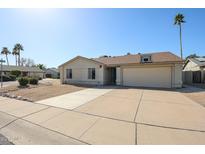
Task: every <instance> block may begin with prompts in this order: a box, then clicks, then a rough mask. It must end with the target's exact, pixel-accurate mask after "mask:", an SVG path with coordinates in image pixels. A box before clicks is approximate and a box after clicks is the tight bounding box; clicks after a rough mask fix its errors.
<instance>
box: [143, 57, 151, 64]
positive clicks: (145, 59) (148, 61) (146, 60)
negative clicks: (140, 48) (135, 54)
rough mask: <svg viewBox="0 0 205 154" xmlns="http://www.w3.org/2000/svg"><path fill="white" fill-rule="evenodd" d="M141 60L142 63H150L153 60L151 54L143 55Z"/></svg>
mask: <svg viewBox="0 0 205 154" xmlns="http://www.w3.org/2000/svg"><path fill="white" fill-rule="evenodd" d="M141 62H142V63H150V62H152V61H151V56H150V55H142V57H141Z"/></svg>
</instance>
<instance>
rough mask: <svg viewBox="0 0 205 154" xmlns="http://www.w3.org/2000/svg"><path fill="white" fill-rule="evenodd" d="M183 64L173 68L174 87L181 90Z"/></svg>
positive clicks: (175, 65)
mask: <svg viewBox="0 0 205 154" xmlns="http://www.w3.org/2000/svg"><path fill="white" fill-rule="evenodd" d="M182 67H183V66H182V64H174V66H172V87H173V88H181V87H182V84H183V82H182Z"/></svg>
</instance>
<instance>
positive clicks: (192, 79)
mask: <svg viewBox="0 0 205 154" xmlns="http://www.w3.org/2000/svg"><path fill="white" fill-rule="evenodd" d="M183 81H184V83H186V84H192V83H205V58H189V59H187V60H186V62H185V65H184V67H183Z"/></svg>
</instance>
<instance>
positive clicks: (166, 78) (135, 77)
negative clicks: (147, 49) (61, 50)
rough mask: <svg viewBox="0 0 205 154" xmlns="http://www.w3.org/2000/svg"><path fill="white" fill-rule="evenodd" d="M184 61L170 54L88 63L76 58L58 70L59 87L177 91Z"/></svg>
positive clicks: (111, 58)
mask: <svg viewBox="0 0 205 154" xmlns="http://www.w3.org/2000/svg"><path fill="white" fill-rule="evenodd" d="M182 65H183V61H182V59H181V58H179V57H178V56H176V55H174V54H172V53H171V52H158V53H150V54H135V55H132V54H128V55H124V56H116V57H108V56H104V57H100V58H92V59H88V58H85V57H81V56H77V57H75V58H73V59H71V60H69V61H68V62H66V63H64V64H62V65H60V66H59V70H60V80H61V83H71V84H94V85H108V84H112V85H122V86H139V87H164V88H178V87H181V86H182Z"/></svg>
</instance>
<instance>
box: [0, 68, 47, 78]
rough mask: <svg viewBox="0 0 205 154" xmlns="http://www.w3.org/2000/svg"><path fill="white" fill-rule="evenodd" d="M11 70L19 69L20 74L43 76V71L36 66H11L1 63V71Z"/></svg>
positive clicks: (5, 72)
mask: <svg viewBox="0 0 205 154" xmlns="http://www.w3.org/2000/svg"><path fill="white" fill-rule="evenodd" d="M13 70H18V71H21V75H22V76H35V77H40V78H44V73H45V72H44V71H43V70H41V69H40V68H38V67H24V66H12V65H9V66H8V65H3V73H4V74H9V73H10V72H11V71H13Z"/></svg>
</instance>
